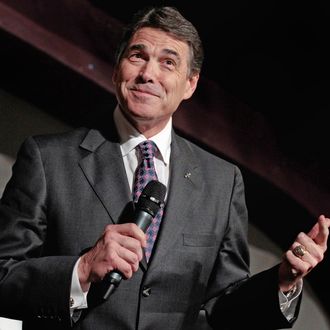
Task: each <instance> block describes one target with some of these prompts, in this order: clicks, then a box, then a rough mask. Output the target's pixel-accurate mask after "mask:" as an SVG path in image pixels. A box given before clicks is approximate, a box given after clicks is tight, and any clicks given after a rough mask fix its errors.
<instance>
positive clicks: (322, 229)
mask: <svg viewBox="0 0 330 330" xmlns="http://www.w3.org/2000/svg"><path fill="white" fill-rule="evenodd" d="M328 220H329V219H327V218H325V217H324V216H320V217H319V219H318V222H317V224H316V225H317V226H318V228H317V233H316V231H315V232H314V233H313V234H315V233H316V235H315V236H314V237H313V240H314V241H315V243H316V244H318V245H320V246H321V247H322V248H323V249H324V251H325V250H326V246H327V240H328V237H329V225H330V221H328Z"/></svg>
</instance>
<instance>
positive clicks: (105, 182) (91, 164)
mask: <svg viewBox="0 0 330 330" xmlns="http://www.w3.org/2000/svg"><path fill="white" fill-rule="evenodd" d="M80 147H81V148H83V149H85V150H88V151H89V152H90V153H89V154H88V155H87V156H86V157H84V158H83V159H82V160H81V161H80V164H79V165H80V167H81V169H82V171H83V172H84V175H85V177H86V179H87V180H88V182H89V183H90V185H91V187H92V189H93V190H94V192H95V193H96V195H97V196H98V198H99V199H100V201H101V202H102V204H103V205H104V207H105V208H106V210H107V212H108V214H109V216H110V218H111V220H112V222H113V223H117V222H118V221H119V219H120V217H121V216H122V215H123V212H125V211H126V210H127V207H128V206H129V205H130V204H131V203H130V202H131V196H130V190H129V186H128V182H127V179H126V173H125V168H124V164H123V161H122V156H121V152H120V146H119V144H118V143H117V141H115V140H113V139H110V140H108V139H105V138H104V136H103V135H102V134H101V133H100V132H99V131H96V130H90V131H89V133H88V134H87V136H86V138H85V139H84V141H83V142H82V143H81V145H80Z"/></svg>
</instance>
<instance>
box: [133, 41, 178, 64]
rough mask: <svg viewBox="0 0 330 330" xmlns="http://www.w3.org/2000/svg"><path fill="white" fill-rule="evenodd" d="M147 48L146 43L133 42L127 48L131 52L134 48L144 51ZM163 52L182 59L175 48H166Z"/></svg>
mask: <svg viewBox="0 0 330 330" xmlns="http://www.w3.org/2000/svg"><path fill="white" fill-rule="evenodd" d="M145 49H146V46H145V45H144V44H133V45H131V46H130V47H128V49H127V50H128V52H131V51H134V50H139V51H142V50H145ZM161 54H166V55H172V56H174V57H176V58H177V60H178V61H179V62H180V61H181V57H180V55H179V53H178V52H176V51H175V50H173V49H170V48H164V49H162V50H161Z"/></svg>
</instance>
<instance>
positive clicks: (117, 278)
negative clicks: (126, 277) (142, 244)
mask: <svg viewBox="0 0 330 330" xmlns="http://www.w3.org/2000/svg"><path fill="white" fill-rule="evenodd" d="M152 218H153V217H152V215H151V214H149V213H148V212H146V211H144V210H141V209H137V210H136V212H135V221H134V223H135V224H136V225H137V226H138V227H139V228H141V229H142V231H143V232H146V231H147V228H148V227H149V225H150V223H151V221H152ZM122 279H123V275H122V273H121V272H119V271H118V270H113V271H111V272H110V273H108V274H107V275H106V281H108V282H109V287H108V290H107V291H106V293H105V294H104V296H103V300H107V299H108V298H109V296H110V295H111V294H112V292H113V291H115V289H116V288H117V286H118V285H119V283H120V282H121V280H122Z"/></svg>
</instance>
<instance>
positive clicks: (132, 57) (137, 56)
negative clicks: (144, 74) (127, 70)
mask: <svg viewBox="0 0 330 330" xmlns="http://www.w3.org/2000/svg"><path fill="white" fill-rule="evenodd" d="M141 58H142V55H141V54H140V53H133V54H131V55H130V56H129V59H130V60H132V61H134V60H138V59H141Z"/></svg>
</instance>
